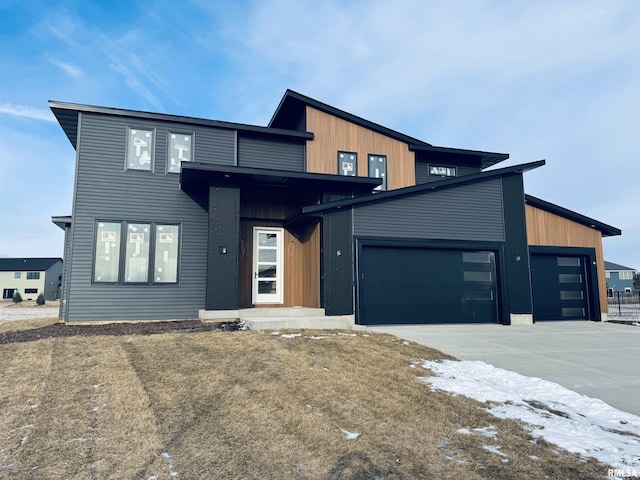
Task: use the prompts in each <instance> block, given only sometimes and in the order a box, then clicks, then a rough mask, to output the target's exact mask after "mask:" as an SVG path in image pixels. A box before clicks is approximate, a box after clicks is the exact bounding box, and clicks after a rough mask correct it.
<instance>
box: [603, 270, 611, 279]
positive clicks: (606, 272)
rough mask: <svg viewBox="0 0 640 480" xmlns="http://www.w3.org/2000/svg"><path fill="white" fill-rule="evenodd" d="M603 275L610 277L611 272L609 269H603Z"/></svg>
mask: <svg viewBox="0 0 640 480" xmlns="http://www.w3.org/2000/svg"><path fill="white" fill-rule="evenodd" d="M604 276H605V277H607V278H611V272H610V271H609V270H607V271H605V272H604Z"/></svg>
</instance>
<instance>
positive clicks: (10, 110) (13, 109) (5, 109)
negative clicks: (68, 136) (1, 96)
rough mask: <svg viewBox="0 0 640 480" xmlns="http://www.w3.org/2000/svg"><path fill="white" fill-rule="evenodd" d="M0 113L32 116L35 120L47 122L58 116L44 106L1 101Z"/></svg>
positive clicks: (53, 120) (54, 119)
mask: <svg viewBox="0 0 640 480" xmlns="http://www.w3.org/2000/svg"><path fill="white" fill-rule="evenodd" d="M0 113H5V114H7V115H14V116H16V117H26V118H32V119H34V120H44V121H46V122H55V121H56V118H55V117H54V116H53V113H51V112H50V111H49V110H45V109H44V108H36V107H30V106H28V105H16V104H14V103H4V102H0Z"/></svg>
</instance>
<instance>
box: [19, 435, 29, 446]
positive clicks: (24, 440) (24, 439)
mask: <svg viewBox="0 0 640 480" xmlns="http://www.w3.org/2000/svg"><path fill="white" fill-rule="evenodd" d="M28 438H29V435H25V436H24V437H22V440H20V445H24V444H25V443H27V439H28Z"/></svg>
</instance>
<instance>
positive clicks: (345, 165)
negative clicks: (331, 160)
mask: <svg viewBox="0 0 640 480" xmlns="http://www.w3.org/2000/svg"><path fill="white" fill-rule="evenodd" d="M338 174H339V175H346V176H348V177H355V176H357V175H358V154H357V153H353V152H338Z"/></svg>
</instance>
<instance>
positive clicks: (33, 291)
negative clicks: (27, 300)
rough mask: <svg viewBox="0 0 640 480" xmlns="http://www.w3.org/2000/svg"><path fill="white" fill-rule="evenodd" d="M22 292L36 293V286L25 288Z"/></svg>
mask: <svg viewBox="0 0 640 480" xmlns="http://www.w3.org/2000/svg"><path fill="white" fill-rule="evenodd" d="M24 293H38V289H37V288H25V289H24Z"/></svg>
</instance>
